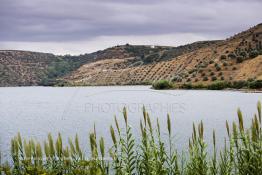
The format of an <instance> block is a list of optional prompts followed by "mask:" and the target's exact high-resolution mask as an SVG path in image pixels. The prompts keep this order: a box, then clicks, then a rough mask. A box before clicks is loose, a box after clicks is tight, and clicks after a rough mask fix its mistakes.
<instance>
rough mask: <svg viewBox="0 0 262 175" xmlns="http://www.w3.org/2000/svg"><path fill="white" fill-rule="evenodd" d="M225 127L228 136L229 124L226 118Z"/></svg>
mask: <svg viewBox="0 0 262 175" xmlns="http://www.w3.org/2000/svg"><path fill="white" fill-rule="evenodd" d="M226 129H227V136H228V137H230V129H229V124H228V121H227V120H226Z"/></svg>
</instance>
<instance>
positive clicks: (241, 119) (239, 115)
mask: <svg viewBox="0 0 262 175" xmlns="http://www.w3.org/2000/svg"><path fill="white" fill-rule="evenodd" d="M237 116H238V122H239V131H240V132H244V121H243V115H242V112H241V110H240V109H239V108H238V110H237Z"/></svg>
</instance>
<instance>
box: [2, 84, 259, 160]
mask: <svg viewBox="0 0 262 175" xmlns="http://www.w3.org/2000/svg"><path fill="white" fill-rule="evenodd" d="M261 99H262V94H261V93H242V92H230V91H206V90H203V91H194V90H192V91H191V90H164V91H156V90H152V89H150V87H149V86H114V87H14V88H9V87H8V88H0V118H1V120H0V122H1V125H0V126H1V127H0V150H1V152H2V156H3V157H6V158H8V157H9V150H10V140H11V138H12V137H14V136H15V135H16V134H17V132H21V134H22V136H23V137H26V138H35V139H37V140H44V139H45V138H46V137H47V134H48V133H49V132H51V133H53V135H56V134H57V133H58V132H61V133H62V135H63V138H64V139H65V140H64V142H65V141H66V140H67V138H68V137H74V135H75V134H76V133H78V135H79V138H80V142H81V146H82V147H83V148H84V150H85V151H86V152H88V150H89V145H88V140H89V139H88V133H89V132H90V131H92V129H93V126H94V123H95V125H96V130H97V134H98V135H99V136H102V135H103V136H104V137H105V139H106V143H107V146H109V145H111V137H110V134H109V127H110V124H114V115H116V116H117V118H118V119H119V120H120V121H122V122H123V117H122V115H121V110H122V108H123V107H124V106H126V107H127V109H128V120H129V124H130V125H131V126H132V127H133V131H134V133H135V136H136V137H138V136H139V135H140V133H139V131H140V129H139V122H140V120H141V119H142V118H143V117H142V106H143V105H144V106H145V107H146V109H147V110H148V112H149V114H150V116H151V118H152V121H153V122H154V121H156V118H159V121H160V125H161V126H162V129H163V131H162V132H163V138H165V136H166V133H167V131H166V128H167V127H166V115H167V113H170V115H171V118H172V121H173V131H174V141H175V143H176V146H177V148H178V150H182V149H186V148H187V143H188V138H189V137H190V136H191V132H192V123H193V122H200V121H201V120H203V122H204V126H205V137H206V140H207V141H208V142H210V140H211V139H210V138H212V130H213V129H215V130H216V132H217V135H218V136H217V137H218V141H217V142H218V143H219V144H220V145H222V144H223V138H224V136H225V133H226V132H225V131H226V130H225V121H226V120H228V121H230V122H232V121H233V120H237V115H236V110H237V108H238V107H240V108H241V110H242V112H243V114H244V116H245V121H246V123H250V119H251V117H252V116H253V114H254V113H256V104H257V102H258V100H261ZM154 124H156V123H154Z"/></svg>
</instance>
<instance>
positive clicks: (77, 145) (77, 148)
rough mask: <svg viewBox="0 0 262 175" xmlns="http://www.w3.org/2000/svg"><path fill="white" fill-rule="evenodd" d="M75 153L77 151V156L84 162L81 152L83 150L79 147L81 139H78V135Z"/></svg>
mask: <svg viewBox="0 0 262 175" xmlns="http://www.w3.org/2000/svg"><path fill="white" fill-rule="evenodd" d="M75 151H76V154H77V155H78V158H79V159H80V160H82V159H83V153H82V150H81V148H80V146H79V139H78V135H77V134H76V136H75Z"/></svg>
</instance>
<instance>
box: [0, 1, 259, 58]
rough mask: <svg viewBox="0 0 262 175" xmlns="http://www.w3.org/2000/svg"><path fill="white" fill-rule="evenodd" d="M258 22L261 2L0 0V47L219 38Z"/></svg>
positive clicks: (69, 48) (75, 48)
mask: <svg viewBox="0 0 262 175" xmlns="http://www.w3.org/2000/svg"><path fill="white" fill-rule="evenodd" d="M261 22H262V0H0V49H19V50H31V51H42V52H51V53H55V54H81V53H88V52H93V51H96V50H100V49H104V48H107V47H111V46H114V45H118V44H119V45H120V44H125V43H130V44H149V45H172V46H177V45H181V44H186V43H191V42H194V41H198V40H211V39H224V38H226V37H229V36H231V35H233V34H235V33H236V32H239V31H243V30H246V29H248V28H249V27H251V26H254V25H256V24H258V23H261Z"/></svg>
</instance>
